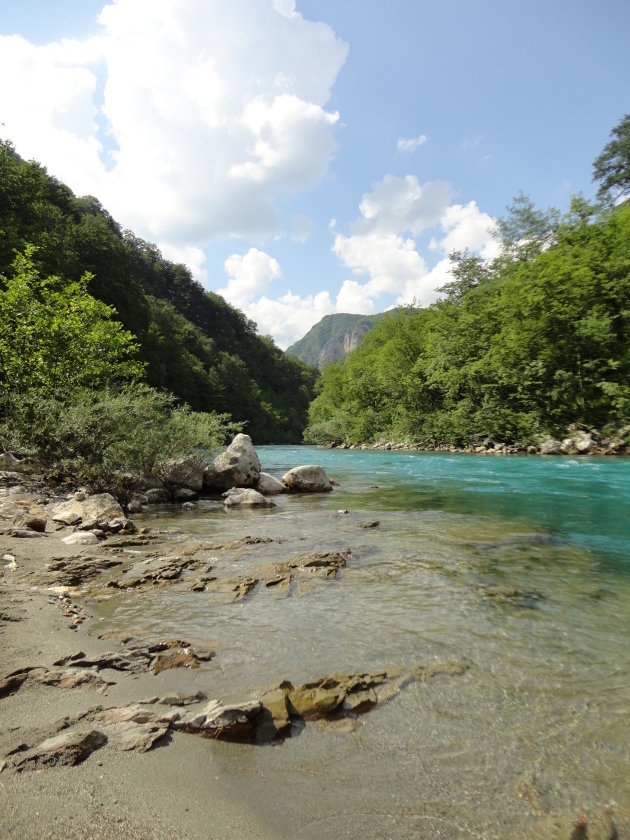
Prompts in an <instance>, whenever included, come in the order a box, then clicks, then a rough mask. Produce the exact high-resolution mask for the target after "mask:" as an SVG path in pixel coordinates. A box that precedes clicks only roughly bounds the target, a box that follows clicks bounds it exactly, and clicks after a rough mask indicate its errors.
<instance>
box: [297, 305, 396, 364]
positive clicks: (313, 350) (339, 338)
mask: <svg viewBox="0 0 630 840" xmlns="http://www.w3.org/2000/svg"><path fill="white" fill-rule="evenodd" d="M381 317H382V314H379V315H349V314H347V313H342V312H337V313H335V314H334V315H324V317H323V318H322V320H321V321H318V322H317V323H316V324H315V326H313V327H311V329H310V330H309V331H308V332H307V333H306V335H305V336H304V337H303V338H301V339H300V340H299V341H296V342H295V344H292V345H291V346H290V347H287V349H286V353H287V355H288V356H295V357H296V358H298V359H300V360H301V361H302V362H304V363H305V364H307V365H315V367H317V368H319V369H320V370H321V369H322V368H324V367H326V365H328V364H330V363H331V362H336V361H338V360H339V359H341V358H342V357H343V356H345V355H347V354H348V353H349V352H350V351H351V350H354V348H355V347H357V346H358V344H359V342H360V341H361V339H362V338H363V336H364V335H365V334H366V333H367V332H369V331H370V330H371V329H372V327H373V326H374V324H375V323H376V322H377V321H378V320H379V318H381Z"/></svg>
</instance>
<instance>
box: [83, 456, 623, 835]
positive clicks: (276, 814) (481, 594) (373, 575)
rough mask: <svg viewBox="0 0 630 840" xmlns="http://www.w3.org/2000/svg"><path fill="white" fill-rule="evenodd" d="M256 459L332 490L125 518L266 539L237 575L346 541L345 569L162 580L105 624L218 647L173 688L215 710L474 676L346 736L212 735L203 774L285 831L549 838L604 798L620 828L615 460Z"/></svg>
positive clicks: (619, 550) (619, 465) (209, 534)
mask: <svg viewBox="0 0 630 840" xmlns="http://www.w3.org/2000/svg"><path fill="white" fill-rule="evenodd" d="M258 453H259V455H260V458H261V462H262V465H263V469H264V470H266V471H267V472H270V473H272V474H275V475H278V476H281V475H282V474H283V472H285V471H286V470H287V469H289V468H290V467H292V466H295V465H297V464H303V463H318V464H321V465H322V466H324V467H325V469H326V471H327V473H328V475H329V476H330V477H331V478H332V479H334V481H335V482H337V484H338V486H336V487H335V489H334V491H333V492H332V493H330V494H324V495H317V496H315V495H312V496H310V495H303V496H281V497H278V499H277V502H278V504H277V507H275V508H273V509H271V510H260V511H238V510H231V511H225V510H224V509H223V506H222V505H221V504H219V503H218V502H213V501H202V502H200V503H199V504H198V506H197V508H196V509H195V510H191V511H181V512H178V511H175V512H173V511H172V510H171V509H168V510H167V509H166V508H163V509H159V510H156V511H155V512H151V513H146V514H142V515H140V516H138V517H134V518H135V519H136V521H137V523H138V524H146V525H149V526H151V527H163V528H170V529H174V530H175V531H180V532H182V533H183V534H186V535H193V536H195V537H198V538H199V539H205V540H211V541H214V542H216V543H223V542H227V541H230V540H234V539H237V538H239V537H242V536H243V535H245V534H248V535H251V536H261V537H269V538H271V539H272V540H273V542H269V543H262V544H260V545H256V546H252V547H251V548H250V549H249V550H248V551H243V552H240V553H238V554H237V555H235V556H234V557H233V558H231V559H230V561H229V562H230V564H231V566H232V567H233V569H232V572H233V574H234V575H246V574H247V573H248V570H250V569H251V568H252V564H253V563H254V562H255V563H261V562H263V563H264V562H267V563H270V562H271V563H272V562H277V561H279V560H282V559H284V558H287V557H290V556H296V554H299V553H305V552H309V551H313V550H317V551H328V550H336V551H339V550H345V549H349V550H350V555H349V559H348V562H347V566H346V568H345V569H342V570H341V572H340V574H339V575H338V577H337V578H336V579H329V578H318V579H317V580H313V581H312V582H311V583H310V584H309V585H305V584H302V583H300V584H294V585H293V587H292V588H291V589H290V590H289V591H286V592H277V591H275V588H274V589H268V588H265V587H262V586H261V587H259V588H258V589H256V590H254V591H253V592H252V593H251V594H250V595H248V596H247V598H245V599H243V600H242V601H239V602H236V603H225V602H224V600H223V599H221V598H219V597H218V596H215V595H211V594H208V593H192V592H185V591H182V590H181V589H179V588H177V587H173V588H171V589H165V590H162V591H160V592H159V593H157V594H151V596H150V597H149V596H144V597H143V596H139V597H129V596H122V595H120V596H115V597H114V598H112V599H111V600H109V601H107V602H105V603H103V604H101V605H100V606H99V607H98V610H99V611H100V612H99V616H98V618H99V620H98V628H99V629H102V628H106V629H114V628H117V627H130V626H139V625H141V626H142V627H143V628H145V629H146V628H149V629H153V630H154V631H156V632H158V631H159V632H160V633H162V634H164V635H176V636H178V637H179V638H184V637H194V638H204V639H207V640H210V641H212V643H213V645H214V646H215V648H216V651H217V655H216V658H215V659H214V660H213V661H212V662H211V663H209V664H208V665H207V666H206V667H204V668H203V669H201V670H199V671H195V672H186V673H184V674H181V675H180V676H178V677H177V679H179V680H181V681H182V687H183V688H184V687H185V688H186V690H195V689H197V688H203V689H204V690H206V691H207V692H208V693H209V694H210V696H212V697H218V698H220V699H222V700H226V701H229V700H231V699H237V698H240V699H242V698H243V696H244V695H245V696H253V694H254V693H255V692H256V691H257V690H259V689H260V688H261V687H265V686H269V685H271V684H273V683H278V682H280V681H281V680H283V679H290V680H291V681H292V682H294V683H298V682H304V681H308V680H312V679H315V678H317V677H320V676H323V675H326V674H332V673H340V672H341V673H354V672H361V671H368V670H375V669H377V668H382V667H387V666H395V665H413V664H418V665H422V664H425V663H431V662H436V661H451V662H453V661H454V662H465V663H467V664H468V665H469V666H470V667H469V669H468V671H467V672H466V673H465V674H463V675H460V676H447V677H436V678H434V679H432V680H430V681H427V682H425V683H414V684H411V685H409V686H407V687H406V688H405V689H403V691H402V692H401V693H400V694H399V695H398V696H397V697H395V698H393V699H392V700H391V701H389V702H388V703H386V704H384V705H382V706H378V707H376V708H375V709H374V710H372V711H371V712H369V713H368V714H366V715H364V716H362V717H361V718H360V719H359V720H358V721H356V723H354V722H353V723H352V725H351V726H343V727H342V728H341V729H339V728H336V727H328V728H325V727H322V726H321V725H317V724H307V725H306V727H305V728H304V729H303V730H302V731H301V732H300V733H299V734H297V736H296V737H293V738H290V739H287V740H286V741H284V742H282V743H277V744H274V745H272V746H264V747H256V746H247V745H234V744H224V743H214V742H211V743H209V744H208V750H209V752H210V753H211V761H210V760H209V763H208V765H207V766H206V767H202V768H200V769H199V772H200V773H207V774H208V777H209V779H210V778H212V777H215V776H216V775H217V774H222V776H223V777H225V778H229V779H231V780H232V782H233V790H234V792H235V797H236V798H237V799H239V800H240V801H242V804H243V807H244V808H247V809H249V810H253V811H255V813H256V815H257V818H259V819H260V822H261V824H264V825H265V826H266V827H267V828H268V830H270V831H271V833H272V835H275V836H277V837H278V838H285V837H294V838H304V840H307V839H308V840H318V838H322V839H323V838H332V837H350V838H365V839H366V840H367V839H368V838H370V839H371V838H374V840H376V838H401V839H402V838H412V837H413V838H415V837H420V838H424V837H427V838H434V837H449V838H453V837H471V838H511V837H513V838H517V837H519V838H522V837H532V838H534V837H555V836H558V837H561V836H562V837H567V835H566V834H562V833H561V834H556V833H554V832H558V831H560V829H559V828H558V826H559V825H566V824H571V820H573V819H575V817H576V816H577V814H578V811H579V810H580V808H584V809H585V810H586V811H587V812H589V813H594V812H596V811H598V810H600V809H602V808H605V807H610V808H611V809H612V812H613V813H614V819H615V821H616V822H617V826H618V828H620V829H625V830H626V831H627V830H629V829H630V769H629V768H630V725H629V721H630V609H629V605H630V460H627V459H612V458H611V459H606V458H580V459H570V458H542V457H500V456H497V457H492V456H486V457H480V456H466V455H455V456H451V455H446V454H433V453H409V452H372V451H335V450H319V449H316V448H312V447H284V446H282V447H281V446H263V447H259V449H258ZM375 523H378V524H375ZM366 525H372V526H373V527H365V526H366ZM254 558H255V559H254ZM217 561H218V562H221V561H220V560H219V559H218V560H217ZM223 562H225V561H223ZM563 820H564V821H565V822H562V821H563ZM567 820H569V823H567V822H566V821H567ZM621 836H624V834H623V833H621ZM567 840H568V837H567Z"/></svg>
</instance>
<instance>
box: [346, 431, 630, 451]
mask: <svg viewBox="0 0 630 840" xmlns="http://www.w3.org/2000/svg"><path fill="white" fill-rule="evenodd" d="M629 437H630V426H624V427H623V428H621V429H619V430H617V431H616V432H615V433H614V434H605V433H604V432H602V431H599V430H597V429H580V428H576V427H572V428H570V429H568V430H567V435H566V437H564V438H554V437H552V436H551V435H545V436H543V437H541V438H540V439H539V440H538V441H537V442H536V444H533V443H532V444H527V445H525V444H511V443H503V442H502V441H497V440H493V439H491V438H485V439H483V440H478V441H476V442H475V443H470V444H468V445H467V446H455V445H454V444H450V443H439V442H438V443H433V442H431V443H417V442H410V441H395V440H388V439H386V438H382V439H380V440H377V441H374V442H373V443H353V444H346V443H343V442H339V441H337V442H333V443H331V444H330V445H331V447H332V448H334V449H361V450H366V449H374V450H377V451H387V452H446V453H448V454H451V455H455V454H465V455H570V456H575V455H628V454H630V440H629Z"/></svg>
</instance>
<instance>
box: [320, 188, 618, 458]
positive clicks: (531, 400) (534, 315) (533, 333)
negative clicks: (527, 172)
mask: <svg viewBox="0 0 630 840" xmlns="http://www.w3.org/2000/svg"><path fill="white" fill-rule="evenodd" d="M518 207H522V202H519V204H518V205H517V209H518ZM518 221H519V220H518V219H517V220H516V222H518ZM506 227H507V228H510V229H511V227H512V224H511V223H510V225H507V226H506ZM543 230H546V227H545V226H543ZM543 242H544V247H533V246H532V247H529V246H530V245H532V243H533V239H530V240H529V242H527V246H526V248H525V249H523V248H516V249H513V248H508V249H506V250H504V252H503V254H502V255H501V256H500V257H498V258H497V259H496V260H494V261H493V262H492V263H483V262H481V261H480V260H479V259H478V258H476V257H473V256H471V255H466V254H463V255H462V254H458V255H454V260H455V265H454V275H455V280H454V281H453V282H452V283H451V284H449V286H448V287H447V288H446V289H445V291H446V292H447V297H446V298H444V299H443V300H440V301H438V302H437V303H435V304H434V305H432V306H431V307H429V308H427V309H416V310H415V311H413V312H411V313H410V312H408V311H401V312H400V313H398V315H396V316H395V317H390V318H384V319H382V320H381V321H379V322H378V323H377V324H376V325H375V327H374V329H373V330H372V331H371V332H369V333H368V334H367V335H366V336H365V338H364V339H363V342H362V344H361V345H360V346H359V347H358V348H357V349H356V350H354V351H353V352H352V353H351V354H350V355H349V356H348V357H347V358H346V360H345V361H342V362H340V363H337V364H336V365H331V366H329V367H328V368H325V369H324V372H323V375H322V380H321V383H320V386H319V394H318V396H317V398H316V399H315V401H314V402H313V404H312V405H311V409H310V415H309V416H310V420H309V426H308V428H307V432H306V437H307V439H309V440H311V441H315V442H322V443H324V442H330V441H331V440H335V439H341V440H344V441H346V442H349V443H356V442H359V441H369V440H376V439H379V438H389V439H398V440H405V439H406V440H414V441H418V442H423V443H430V442H431V443H436V442H445V443H454V444H458V445H461V444H467V443H469V442H471V440H474V439H476V438H486V437H490V438H494V439H496V440H501V441H503V442H522V443H527V442H531V441H534V440H535V439H536V438H537V436H539V435H541V434H543V433H549V432H551V433H560V434H561V433H562V432H563V431H564V430H566V428H567V426H568V425H570V424H573V423H577V424H585V425H588V426H597V427H601V426H603V425H605V424H610V423H612V424H617V425H622V424H623V423H624V422H627V421H628V418H629V417H630V204H622V205H620V206H619V207H616V208H612V209H610V210H608V211H606V212H604V213H602V214H600V215H598V214H597V211H596V208H595V207H593V206H590V205H588V204H587V203H586V202H585V201H584V200H583V199H576V200H574V202H573V205H572V207H571V211H570V212H569V213H568V214H567V216H566V217H565V218H564V219H562V220H558V221H557V223H554V227H553V237H552V238H551V240H550V238H549V236H548V235H547V233H545V237H544V240H543ZM539 244H540V243H539Z"/></svg>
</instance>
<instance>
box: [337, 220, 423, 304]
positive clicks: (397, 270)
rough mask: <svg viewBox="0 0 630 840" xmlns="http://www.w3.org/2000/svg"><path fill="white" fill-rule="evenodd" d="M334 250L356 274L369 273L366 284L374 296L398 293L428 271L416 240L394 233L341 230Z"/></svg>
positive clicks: (368, 291) (365, 288)
mask: <svg viewBox="0 0 630 840" xmlns="http://www.w3.org/2000/svg"><path fill="white" fill-rule="evenodd" d="M333 251H334V253H335V254H337V256H338V257H339V259H340V260H341V261H342V262H343V264H344V265H346V266H347V267H348V268H350V269H352V271H353V272H354V273H355V274H359V275H364V276H366V275H367V276H369V278H370V279H369V280H368V281H367V282H366V283H365V284H364V286H363V288H364V290H365V294H366V295H367V296H369V297H371V298H373V297H377V298H378V297H380V296H381V295H384V294H390V295H393V294H397V293H398V292H399V291H400V290H401V289H403V288H404V287H405V285H406V284H407V283H408V282H409V281H410V280H412V279H414V278H416V277H417V276H418V275H422V274H425V273H426V271H427V267H426V263H425V262H424V260H423V259H422V257H421V256H420V254H419V253H418V251H417V250H416V243H415V242H414V240H413V239H404V238H403V237H401V236H398V235H396V234H393V233H390V234H379V233H370V234H366V235H354V236H342V235H341V234H337V236H335V241H334V244H333Z"/></svg>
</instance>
